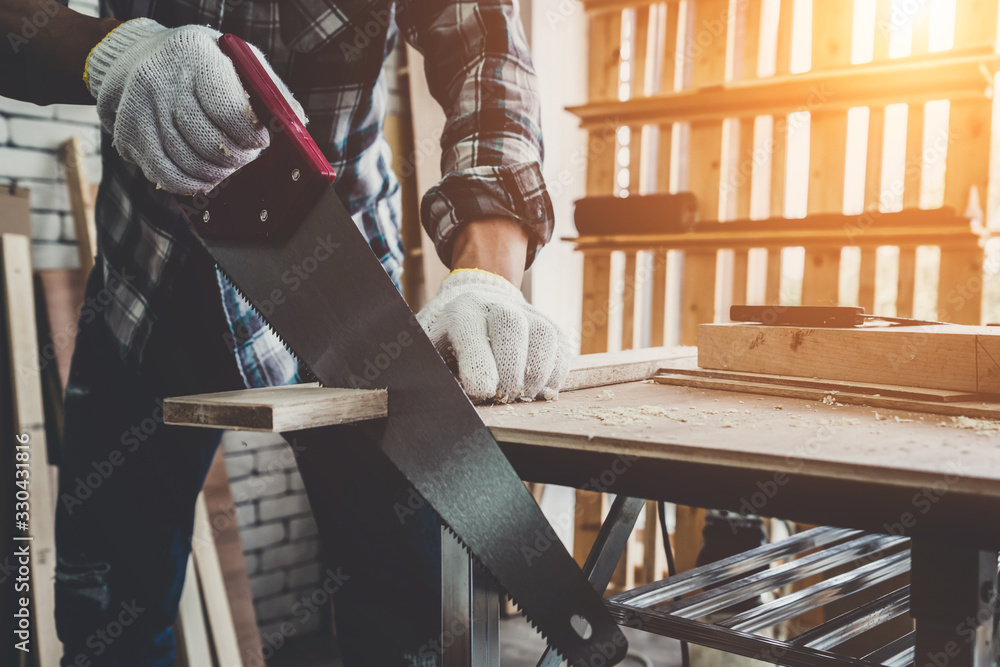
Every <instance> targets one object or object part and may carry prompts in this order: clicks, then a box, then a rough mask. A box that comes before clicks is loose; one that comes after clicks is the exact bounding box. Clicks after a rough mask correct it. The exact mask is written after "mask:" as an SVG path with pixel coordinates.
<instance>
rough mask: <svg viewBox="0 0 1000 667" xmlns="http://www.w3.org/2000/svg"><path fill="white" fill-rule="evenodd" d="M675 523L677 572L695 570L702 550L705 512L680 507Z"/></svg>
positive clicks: (674, 546)
mask: <svg viewBox="0 0 1000 667" xmlns="http://www.w3.org/2000/svg"><path fill="white" fill-rule="evenodd" d="M675 511H676V517H677V518H676V520H675V521H674V535H673V548H674V565H675V566H676V568H677V572H687V571H688V570H691V569H694V567H695V565H696V563H697V561H698V552H699V551H700V550H701V534H702V531H703V530H704V529H705V510H704V509H702V508H700V507H688V506H686V505H678V506H677V507H676V508H675Z"/></svg>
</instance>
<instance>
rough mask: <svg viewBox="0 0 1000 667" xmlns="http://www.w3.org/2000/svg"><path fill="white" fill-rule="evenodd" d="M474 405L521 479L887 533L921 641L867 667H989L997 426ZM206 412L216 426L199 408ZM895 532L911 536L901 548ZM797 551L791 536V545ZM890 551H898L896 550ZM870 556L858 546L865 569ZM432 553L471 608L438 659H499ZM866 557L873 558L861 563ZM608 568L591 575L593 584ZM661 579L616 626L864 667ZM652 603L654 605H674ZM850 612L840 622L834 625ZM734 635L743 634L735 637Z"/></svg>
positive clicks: (800, 406)
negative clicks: (709, 613) (754, 627)
mask: <svg viewBox="0 0 1000 667" xmlns="http://www.w3.org/2000/svg"><path fill="white" fill-rule="evenodd" d="M675 356H677V357H682V356H683V355H675ZM682 361H683V360H682ZM623 377H628V376H627V375H626V376H623ZM578 384H579V383H578ZM583 384H586V383H583ZM280 391H289V389H282V390H280ZM291 391H295V389H291ZM196 399H197V397H196ZM184 400H185V401H188V402H189V403H190V402H191V399H190V398H188V399H184ZM201 402H203V401H201ZM194 403H199V401H198V400H195V401H194ZM168 404H169V402H168ZM375 412H376V413H377V409H376V410H375ZM479 413H480V415H481V416H482V418H483V420H484V421H485V422H486V424H487V425H488V426H489V427H490V429H491V430H492V432H493V434H494V435H495V437H496V439H497V440H498V442H499V443H500V445H501V447H502V449H503V451H504V453H505V454H506V455H507V457H508V458H509V460H510V461H511V463H512V464H513V466H514V467H515V469H516V470H517V471H518V473H519V474H520V475H521V477H522V478H523V479H524V480H526V481H531V482H540V483H551V484H560V485H565V486H570V487H575V488H577V489H586V490H591V491H601V492H608V493H613V494H617V495H618V497H619V498H622V499H628V498H633V499H652V500H663V501H667V502H671V503H677V504H682V505H690V506H697V507H710V508H717V509H727V510H731V511H735V512H740V513H744V514H746V513H752V514H757V515H763V516H773V517H780V518H782V519H788V520H792V521H795V522H800V523H803V524H815V525H819V526H830V527H839V528H844V529H857V530H859V531H871V532H874V533H882V534H889V535H890V537H884V538H883V537H879V536H863V535H862V534H861V533H854V532H848V531H841V532H839V533H836V534H835V535H834V533H832V532H829V531H833V529H831V528H823V529H816V530H819V531H828V533H829V537H828V538H826V537H825V538H823V539H826V540H827V541H828V542H829V541H830V540H834V537H837V538H838V539H840V538H843V539H847V538H854V537H858V538H859V539H862V540H883V542H881V543H880V544H882V545H883V546H885V547H886V548H887V549H888V551H887V552H886V553H889V554H890V555H889V557H887V558H886V559H885V561H884V562H885V563H889V562H890V561H891V564H892V567H893V568H895V569H892V570H891V572H890V573H889V574H892V575H893V576H895V575H899V574H900V573H903V574H905V572H906V570H907V569H909V571H910V582H911V583H910V593H909V595H908V596H907V595H905V594H902V593H900V594H898V595H896V596H895V597H894V598H892V599H891V600H888V601H886V602H885V603H884V606H886V608H887V609H888V608H889V606H891V608H892V610H893V613H895V614H896V615H898V614H899V613H906V611H907V610H908V611H909V612H910V614H911V615H912V616H913V617H914V618H915V619H916V630H915V639H914V636H913V635H911V636H909V637H904V638H902V640H901V641H900V642H897V643H895V644H894V645H893V646H889V647H886V650H885V651H883V652H882V653H880V654H878V655H877V656H876V655H874V654H873V655H870V656H867V658H868V660H870V661H872V662H879V663H882V662H884V664H888V665H896V664H898V665H905V664H909V663H910V662H912V656H913V655H914V643H915V654H916V655H917V656H921V657H920V658H918V660H917V662H918V663H919V664H920V665H923V664H925V663H928V662H930V663H934V662H935V660H936V659H937V658H938V657H940V658H941V660H944V661H945V662H946V663H947V664H948V666H949V667H959V666H961V667H985V666H986V665H989V664H993V662H992V660H993V659H992V657H991V656H990V643H991V641H992V639H991V638H992V634H993V614H994V612H995V611H996V607H997V590H996V574H997V552H998V551H1000V521H998V519H1000V422H994V421H989V420H981V419H967V418H962V417H954V416H948V415H940V414H933V413H925V412H913V411H901V410H894V409H887V408H885V407H878V408H872V407H867V406H863V405H845V404H840V403H839V402H838V401H837V400H836V393H832V394H829V395H828V396H826V397H824V399H823V400H813V399H801V398H789V397H776V396H759V395H755V394H753V393H747V392H735V391H719V390H714V389H703V388H693V387H685V386H672V385H665V384H657V383H654V382H652V381H651V380H649V379H646V380H640V381H632V382H624V383H621V384H611V385H604V386H597V387H590V388H580V389H576V390H574V391H564V392H563V393H562V394H561V395H560V397H559V399H558V400H556V401H551V402H544V401H537V402H532V403H517V404H513V405H496V406H485V407H480V408H479ZM201 419H202V422H203V423H205V422H206V421H212V418H211V417H205V416H204V415H203V416H202V418H201ZM168 421H169V419H168ZM215 425H225V424H218V423H216V424H215ZM309 425H310V426H315V424H309ZM229 426H232V424H229ZM637 512H638V510H637V509H636V510H635V511H634V512H633V516H631V518H630V519H629V521H631V523H629V522H628V521H624V520H623V519H622V518H621V516H619V515H613V516H609V523H610V522H614V521H616V520H618V521H619V523H620V524H621V525H619V526H618V528H619V531H618V532H619V535H618V536H617V537H615V536H614V535H613V529H614V528H615V527H614V526H605V528H606V529H607V530H602V533H604V535H603V539H604V543H603V546H604V549H605V551H606V553H604V554H603V567H604V569H605V570H607V567H608V565H609V564H611V567H613V565H614V564H616V563H617V562H618V557H619V556H620V554H621V549H623V548H624V545H623V543H622V540H621V533H622V532H624V535H625V537H626V538H627V534H628V532H629V531H630V530H631V526H632V525H634V521H635V516H634V514H637ZM623 526H624V528H625V530H624V531H623V530H622V527H623ZM823 534H824V535H826V534H827V533H823ZM609 535H610V536H611V537H610V538H609ZM903 538H911V540H909V542H908V544H906V543H907V540H905V539H903ZM601 539H602V537H601V536H599V541H600V540H601ZM609 539H610V541H611V542H614V544H610V543H609V542H608V540H609ZM801 539H803V540H805V539H807V538H801ZM810 544H811V543H810ZM817 544H818V543H817ZM598 546H601V545H598ZM808 546H809V545H808V544H807V545H806V546H805V547H801V545H800V547H801V548H800V550H799V551H800V552H801V551H803V550H806V551H807V550H808V549H807V548H806V547H808ZM902 546H909V551H908V552H907V551H905V550H904V551H902V552H901V553H895V554H894V555H893V554H892V553H891V552H892V548H895V547H902ZM890 547H892V548H890ZM598 551H599V548H595V552H594V554H592V555H593V556H594V558H596V559H597V560H598V567H600V566H601V565H600V561H601V560H602V559H601V558H600V557H601V554H600V553H598ZM772 551H773V550H772ZM897 551H898V550H897ZM769 553H770V552H769ZM783 553H784V552H783ZM796 553H798V552H796ZM852 553H853V552H852ZM866 553H867V552H865V551H863V550H862V551H858V552H857V553H855V554H854V559H853V560H854V561H856V562H858V563H861V564H862V568H863V567H864V566H865V560H864V555H865V554H866ZM779 555H780V554H779ZM786 555H787V554H786ZM869 558H872V557H871V556H869ZM444 559H445V561H446V564H445V572H447V573H448V575H449V577H448V579H447V580H446V581H445V591H444V596H445V598H444V604H445V606H446V609H449V610H450V612H449V613H455V610H456V609H457V610H459V611H461V612H462V613H467V614H468V615H470V617H471V618H472V627H473V629H474V632H471V633H469V637H468V638H467V639H468V641H466V642H464V643H462V642H458V644H459V646H456V647H455V648H454V649H453V650H452V651H451V654H450V655H446V656H445V657H446V664H448V665H461V664H467V665H475V666H476V667H480V666H481V665H495V664H498V655H497V646H498V644H497V637H496V632H497V627H498V626H497V623H498V620H497V607H498V604H497V600H498V596H497V593H496V591H495V590H492V589H491V587H490V586H489V584H488V582H486V581H484V580H483V578H481V577H477V575H476V572H475V568H474V567H472V566H471V565H470V564H469V563H468V560H467V557H466V556H465V554H464V552H463V551H462V550H461V548H460V547H458V546H457V544H452V545H451V546H450V547H448V546H447V545H446V549H445V553H444ZM879 562H880V563H882V562H883V561H879ZM874 565H875V564H874V563H867V566H868V567H869V569H871V567H874ZM590 566H591V564H588V567H590ZM586 569H587V568H585V571H586ZM772 571H773V570H772ZM859 571H860V570H859ZM588 574H593V573H592V572H588ZM607 576H610V575H609V574H608V573H607V572H605V573H604V574H603V575H601V577H603V578H604V579H605V581H603V584H604V585H606V584H607V581H606V578H607ZM682 576H683V575H682ZM859 576H860V575H859ZM866 576H867V575H866ZM887 576H888V575H886V576H885V577H883V579H882V580H884V579H885V578H886V577H887ZM601 577H597V578H598V579H600V578H601ZM592 581H594V578H593V577H592ZM832 581H834V583H835V584H836V583H837V581H838V579H837V578H834V580H832ZM855 583H856V581H855V580H853V579H848V580H847V584H846V585H844V586H840V585H839V584H837V585H836V586H832V587H831V589H830V590H829V591H826V592H822V596H827V597H822V596H821V597H820V602H823V601H829V600H830V599H833V598H832V597H829V596H836V595H838V594H845V595H846V594H849V593H850V592H852V591H854V590H859V589H856V588H852V586H854V585H855ZM594 585H595V587H599V588H601V590H603V587H601V586H599V584H598V583H595V584H594ZM838 586H839V587H838ZM656 587H657V584H650V585H648V586H645V587H643V589H641V590H639V591H638V592H627V593H625V594H624V595H618V596H615V597H612V598H610V599H609V600H608V602H607V604H608V606H609V607H610V608H611V610H612V612H613V613H614V614H615V615H616V616H617V618H618V619H619V621H620V622H622V623H625V624H629V625H638V626H641V627H643V628H645V629H648V630H651V631H656V632H659V633H661V634H668V635H671V636H682V635H683V636H686V637H689V638H691V637H694V638H696V640H697V641H699V643H703V644H705V645H708V646H712V647H715V648H723V649H725V650H732V651H734V652H738V653H742V654H744V655H747V656H751V657H757V658H762V659H765V660H770V661H771V662H780V663H781V664H789V665H827V664H830V665H833V664H857V665H862V664H872V662H864V661H862V660H861V659H854V658H840V657H832V655H831V654H830V653H826V652H824V651H822V650H820V649H817V648H810V647H815V646H827V645H828V644H824V643H823V641H815V642H813V643H808V642H806V640H805V638H804V639H803V640H802V641H801V642H799V644H798V645H796V642H795V640H794V639H793V640H791V642H790V643H782V642H775V641H773V640H769V639H766V638H758V637H756V636H754V637H752V638H751V635H752V633H751V632H744V633H741V632H738V631H736V630H733V629H732V628H729V629H726V628H719V627H718V626H715V625H711V624H707V623H698V622H695V621H693V620H685V619H683V618H677V617H673V616H670V615H668V614H662V613H659V612H657V611H656V610H655V609H652V608H651V607H650V608H644V607H642V606H641V605H637V604H635V602H636V600H638V599H639V598H642V597H643V596H646V597H649V596H651V595H652V596H653V597H656V595H657V594H656V590H657V588H656ZM700 587H701V586H700V585H699V586H694V587H693V588H691V590H696V589H698V588H700ZM664 590H666V589H664ZM670 597H671V598H672V597H673V595H671V596H670ZM659 599H660V602H661V603H662V602H663V601H664V600H667V601H669V599H670V598H665V597H664V595H660V596H659ZM679 604H680V603H678V605H679ZM668 606H670V605H668ZM869 611H870V609H869ZM876 618H878V615H876ZM849 620H851V619H845V620H842V621H838V623H839V625H838V629H840V630H842V629H843V628H842V627H840V626H844V625H846V624H847V623H848V621H849ZM866 622H867V621H866ZM734 637H735V638H736V639H737V640H739V639H741V638H742V639H745V640H747V641H746V642H742V643H741V642H740V641H735V642H734ZM810 638H811V639H816V638H815V637H812V636H810ZM824 641H829V638H826V639H825V640H824ZM908 642H909V644H908ZM907 644H908V646H909V647H907ZM883 658H884V659H883ZM938 662H940V661H938ZM938 667H943V666H942V665H938Z"/></svg>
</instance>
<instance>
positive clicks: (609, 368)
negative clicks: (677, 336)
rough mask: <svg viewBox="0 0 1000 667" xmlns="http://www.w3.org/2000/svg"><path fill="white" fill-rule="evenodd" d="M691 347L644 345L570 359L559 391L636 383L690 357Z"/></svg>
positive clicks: (692, 349) (693, 354) (691, 353)
mask: <svg viewBox="0 0 1000 667" xmlns="http://www.w3.org/2000/svg"><path fill="white" fill-rule="evenodd" d="M694 356H695V349H694V348H693V347H647V348H642V349H638V350H629V351H628V352H605V353H602V354H583V355H580V356H578V357H576V358H575V359H573V361H572V362H570V371H569V375H568V376H567V377H566V381H565V382H564V383H563V386H562V391H563V392H568V391H577V390H580V389H589V388H591V387H604V386H607V385H612V384H621V383H623V382H636V381H638V380H645V379H647V378H650V377H652V376H653V374H654V373H656V371H657V370H658V369H659V368H661V367H662V366H663V364H664V363H667V362H670V361H674V360H677V359H691V358H694Z"/></svg>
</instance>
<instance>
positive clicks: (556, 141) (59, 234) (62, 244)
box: [0, 0, 586, 637]
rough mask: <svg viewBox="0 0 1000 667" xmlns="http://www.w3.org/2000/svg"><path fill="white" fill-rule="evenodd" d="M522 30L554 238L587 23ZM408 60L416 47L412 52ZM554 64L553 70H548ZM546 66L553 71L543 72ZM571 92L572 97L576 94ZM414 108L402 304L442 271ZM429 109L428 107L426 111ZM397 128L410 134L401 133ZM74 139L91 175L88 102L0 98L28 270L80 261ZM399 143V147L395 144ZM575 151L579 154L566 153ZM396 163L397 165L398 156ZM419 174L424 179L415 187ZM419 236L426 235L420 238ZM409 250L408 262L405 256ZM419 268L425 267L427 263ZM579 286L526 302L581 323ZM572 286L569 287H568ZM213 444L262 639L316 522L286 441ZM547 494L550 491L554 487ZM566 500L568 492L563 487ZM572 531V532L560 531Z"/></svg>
mask: <svg viewBox="0 0 1000 667" xmlns="http://www.w3.org/2000/svg"><path fill="white" fill-rule="evenodd" d="M69 6H70V7H71V8H72V9H74V10H77V11H80V12H82V13H85V14H88V15H92V16H96V15H97V13H98V5H97V0H71V1H70V3H69ZM521 9H522V12H523V16H524V23H525V29H526V31H527V33H528V35H529V39H530V38H531V36H532V35H533V32H532V30H533V28H534V29H538V30H542V31H543V32H544V34H545V37H546V39H543V40H536V41H537V42H538V46H535V47H534V57H535V65H536V67H537V68H538V70H539V73H540V75H541V78H542V80H543V85H544V84H546V83H547V84H551V83H553V82H554V81H558V83H559V85H558V86H553V85H544V88H545V97H544V109H543V126H544V127H545V143H546V155H547V159H546V164H545V167H546V174H547V175H550V176H549V177H550V180H551V181H552V182H553V183H555V182H558V183H560V185H559V186H558V188H557V189H554V190H552V195H553V203H554V205H555V207H556V214H557V216H556V217H557V220H558V221H559V222H558V224H557V228H556V233H555V238H559V237H561V236H567V235H571V234H572V233H573V227H572V202H573V200H574V199H576V198H578V197H579V196H581V195H582V194H583V173H584V168H585V165H584V164H582V163H581V161H580V160H579V159H578V156H579V155H580V154H581V153H582V151H583V150H584V146H585V142H584V134H583V132H582V131H581V130H579V129H578V128H577V125H576V123H575V122H573V121H572V117H571V116H569V114H568V113H567V112H566V111H564V109H563V107H565V106H566V105H567V104H569V103H570V102H573V101H579V100H580V99H582V92H583V91H585V89H586V71H585V70H584V69H582V68H580V69H574V70H570V71H568V72H567V71H565V69H564V68H563V67H562V62H563V61H562V59H563V58H565V57H566V56H567V55H568V54H571V53H574V52H575V53H577V54H578V56H579V58H580V59H585V54H584V52H583V49H584V41H583V40H584V33H585V21H584V13H583V9H582V7H581V5H579V4H578V3H577V2H575V0H562V1H559V0H543V1H538V0H534V1H528V2H522V4H521ZM407 55H408V54H407V49H406V47H405V44H400V46H399V47H398V48H397V49H396V51H395V52H394V53H393V54H392V55H391V56H390V58H389V62H388V64H387V74H388V77H387V80H388V83H389V107H388V114H389V118H388V119H387V123H386V127H387V131H388V132H389V133H395V136H392V137H391V139H393V140H394V141H397V142H398V141H399V140H400V139H406V140H408V141H412V138H411V137H412V134H411V133H410V132H409V130H408V125H409V124H410V123H412V122H413V118H412V117H411V113H410V100H409V97H408V94H407V93H408V91H407V87H408V84H409V81H408V79H409V73H410V72H411V71H415V72H416V73H417V76H418V78H419V81H418V82H417V85H418V86H420V87H422V88H421V90H420V91H419V94H421V95H422V96H424V100H425V102H426V101H427V100H430V98H429V92H428V91H427V90H426V83H425V81H424V80H423V78H422V77H423V73H422V67H421V66H417V67H416V68H414V67H412V66H411V67H409V68H406V67H405V63H406V59H407ZM409 57H410V58H419V54H417V53H415V52H413V51H412V50H411V51H410V54H409ZM556 72H558V76H556V75H555V73H556ZM546 73H549V74H550V75H551V76H546ZM574 93H575V95H574ZM430 102H431V105H427V107H425V108H423V109H421V118H420V119H419V120H420V121H421V122H423V124H424V125H423V127H422V128H421V129H422V130H423V131H424V132H425V135H426V136H425V138H424V141H423V142H422V144H420V145H418V146H416V147H415V149H414V151H413V153H412V154H411V155H409V156H398V155H397V163H398V164H397V172H398V173H400V174H403V175H404V178H403V179H402V180H403V186H404V188H405V191H404V192H405V196H406V197H407V206H408V211H407V214H408V220H407V222H408V223H409V226H410V230H411V232H412V231H415V232H416V233H417V236H416V238H417V243H416V244H414V243H413V242H412V238H413V237H412V236H411V237H410V238H411V240H410V243H409V244H408V245H409V253H408V259H407V262H408V266H407V271H408V282H407V287H408V288H411V287H412V285H413V281H412V279H411V278H412V277H413V276H415V275H426V276H427V280H426V281H423V282H424V284H423V285H422V286H421V287H419V288H414V289H415V290H419V292H420V294H421V295H419V296H414V297H412V298H411V303H412V302H414V301H416V302H421V300H426V299H427V298H429V297H430V296H432V295H433V293H434V291H436V289H437V284H438V283H439V282H440V278H442V277H443V276H444V274H445V269H444V267H443V265H441V264H440V262H439V261H438V260H437V256H436V253H434V252H433V251H432V252H430V253H422V252H420V250H421V245H420V232H421V230H420V229H419V225H418V224H416V207H417V199H416V196H415V190H414V188H415V181H416V179H418V178H419V179H421V185H422V188H421V189H422V190H424V189H426V188H427V187H429V184H430V183H432V182H433V181H435V180H436V179H437V174H439V173H440V172H439V167H438V161H439V158H440V148H439V147H438V145H437V137H439V136H440V131H439V130H436V129H435V127H436V126H439V125H440V122H441V121H442V120H443V118H444V116H443V114H442V113H441V112H440V109H439V108H438V107H437V105H436V103H434V102H433V100H430ZM428 107H429V108H428ZM400 132H407V134H408V135H409V136H407V137H400V135H399V133H400ZM71 137H77V138H78V139H79V140H80V145H81V147H82V149H83V153H84V155H85V160H84V169H85V174H86V178H87V180H88V181H89V182H90V183H91V184H92V185H94V186H96V185H97V184H99V183H100V177H101V162H100V123H99V121H98V119H97V113H96V111H95V108H94V107H91V106H76V105H50V106H37V105H34V104H29V103H25V102H18V101H16V100H11V99H7V98H2V97H0V186H17V187H20V188H27V189H29V190H30V193H31V194H30V199H31V239H32V261H33V265H34V268H35V269H71V268H76V267H78V266H79V259H78V256H77V244H76V232H75V225H74V221H73V217H72V204H71V201H70V195H69V190H68V188H67V182H66V178H65V167H64V165H63V163H62V161H61V159H60V146H61V145H62V144H63V143H64V142H65V141H67V140H68V139H70V138H71ZM397 145H398V144H397ZM574 156H576V157H577V159H572V158H574ZM403 161H405V163H403ZM406 176H408V178H407V177H406ZM425 183H426V184H425ZM424 242H427V239H426V236H424ZM415 259H416V262H415V261H414V260H415ZM579 264H580V262H579V259H578V258H577V257H576V256H575V254H574V253H573V252H572V249H571V248H569V247H565V246H564V244H553V245H552V247H550V248H548V249H547V250H546V251H545V253H544V254H543V256H542V257H541V258H540V260H539V261H538V262H537V263H536V265H535V268H534V269H533V271H532V279H529V280H528V281H526V283H525V290H526V292H527V293H528V294H531V285H532V281H537V282H536V283H535V284H538V285H545V284H553V283H554V282H555V280H554V279H555V277H556V276H557V275H560V274H562V272H563V267H566V266H567V265H568V267H569V270H574V271H576V272H579V270H580V269H579ZM425 265H426V267H425ZM579 290H580V286H579V284H575V285H574V284H566V283H565V282H563V285H562V287H561V289H560V290H558V291H554V290H541V289H540V290H537V294H536V296H535V299H534V300H535V303H537V304H538V305H539V306H540V307H542V308H543V309H544V310H545V311H546V312H549V313H550V314H552V315H553V316H555V317H557V318H558V319H559V320H560V322H561V324H562V326H563V327H564V328H565V329H566V330H567V331H571V330H574V329H575V328H578V327H576V326H575V323H576V322H578V320H579V308H580V298H579ZM573 292H576V295H575V296H574V294H573ZM222 446H223V448H224V451H225V454H226V467H227V470H228V473H229V478H230V482H231V485H232V495H233V499H234V502H235V507H236V516H235V518H236V521H237V522H238V524H239V528H240V539H241V541H242V544H243V552H244V556H245V558H246V566H247V574H248V575H249V580H250V588H251V591H252V594H253V601H254V609H255V611H256V614H257V620H258V623H259V625H260V628H261V634H262V636H264V637H267V636H271V635H273V633H274V632H276V631H277V629H278V628H279V627H280V626H281V624H282V623H284V622H287V621H291V620H293V612H292V607H293V605H294V604H295V603H296V602H297V601H299V600H300V599H301V598H302V596H303V595H309V594H310V593H311V592H312V591H314V590H315V589H316V587H317V585H318V584H320V582H321V581H322V578H323V571H322V567H321V563H320V558H319V543H318V540H317V538H316V525H315V522H314V521H313V519H312V515H311V512H310V509H309V503H308V500H307V499H306V494H305V490H304V489H303V485H302V479H301V477H300V476H299V474H298V471H297V469H296V466H295V460H294V458H293V456H292V454H291V450H290V449H289V447H288V445H287V444H286V443H285V442H284V440H282V439H281V438H280V436H278V435H276V434H273V435H271V434H259V433H234V432H230V433H227V434H226V436H225V437H224V438H223V442H222ZM556 493H557V492H556V491H553V494H556ZM563 495H564V496H566V497H568V498H569V499H572V493H568V494H563ZM565 532H566V536H567V539H569V540H571V539H572V535H571V531H565ZM294 621H295V627H296V628H297V630H296V634H297V635H298V636H306V635H309V634H310V633H314V632H317V631H322V632H326V631H328V628H329V623H330V620H329V616H328V614H309V615H308V617H307V618H305V619H304V620H303V619H302V617H301V616H300V617H296V618H294Z"/></svg>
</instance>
